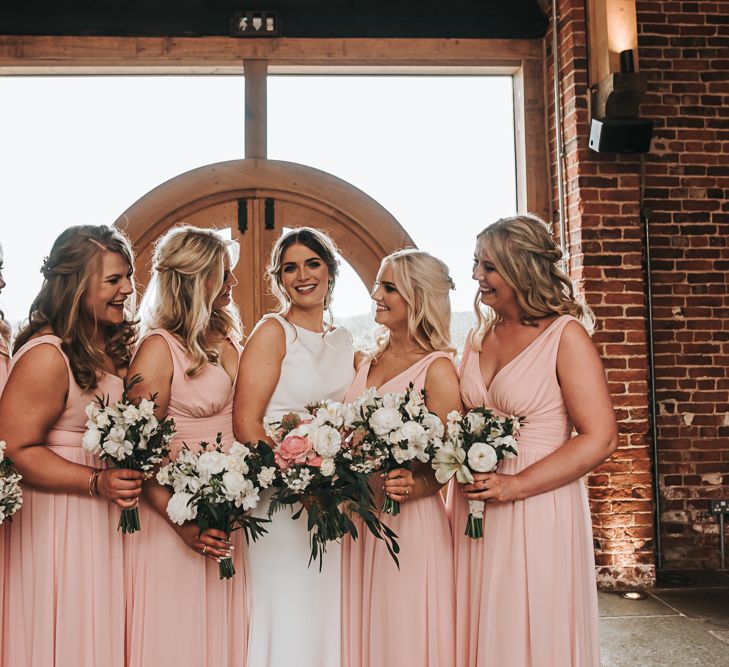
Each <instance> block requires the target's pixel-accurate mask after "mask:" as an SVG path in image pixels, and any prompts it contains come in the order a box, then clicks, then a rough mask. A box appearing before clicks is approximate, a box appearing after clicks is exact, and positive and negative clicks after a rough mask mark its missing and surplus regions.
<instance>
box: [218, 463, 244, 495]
mask: <svg viewBox="0 0 729 667" xmlns="http://www.w3.org/2000/svg"><path fill="white" fill-rule="evenodd" d="M246 481H247V480H246V478H245V477H244V476H243V475H242V474H241V473H239V472H238V471H237V470H228V472H226V473H224V474H223V493H224V494H225V499H226V500H235V499H236V498H237V497H238V496H239V495H241V493H242V492H243V489H244V488H245V485H246Z"/></svg>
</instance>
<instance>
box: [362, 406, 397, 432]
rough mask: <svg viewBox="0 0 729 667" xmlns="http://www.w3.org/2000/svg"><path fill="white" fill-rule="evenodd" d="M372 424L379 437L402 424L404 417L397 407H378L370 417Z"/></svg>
mask: <svg viewBox="0 0 729 667" xmlns="http://www.w3.org/2000/svg"><path fill="white" fill-rule="evenodd" d="M369 422H370V426H371V427H372V430H373V431H374V432H375V434H376V435H377V436H379V437H382V436H383V435H387V434H388V433H390V431H394V430H395V429H396V428H399V427H400V426H402V417H401V416H400V413H399V412H398V411H397V410H396V409H395V408H378V409H377V410H375V411H374V412H373V413H372V416H371V417H370V419H369Z"/></svg>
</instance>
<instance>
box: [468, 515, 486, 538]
mask: <svg viewBox="0 0 729 667" xmlns="http://www.w3.org/2000/svg"><path fill="white" fill-rule="evenodd" d="M466 535H467V536H468V537H470V538H472V539H474V540H478V539H481V538H482V537H483V517H480V516H473V514H469V515H468V521H467V522H466Z"/></svg>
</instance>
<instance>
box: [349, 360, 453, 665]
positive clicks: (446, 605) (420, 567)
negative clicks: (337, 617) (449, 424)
mask: <svg viewBox="0 0 729 667" xmlns="http://www.w3.org/2000/svg"><path fill="white" fill-rule="evenodd" d="M440 357H445V358H447V359H451V360H452V357H451V355H449V354H447V353H446V352H433V353H431V354H429V355H427V356H426V357H423V359H421V360H420V361H418V362H417V363H415V364H413V365H412V366H411V367H410V368H408V369H407V370H405V371H404V372H402V373H401V374H400V375H398V376H396V377H394V378H392V379H391V380H389V381H387V382H386V383H384V384H383V385H382V386H381V387H379V389H378V391H379V392H381V393H386V392H402V391H405V389H406V388H407V386H408V384H409V383H410V382H412V383H413V384H414V386H415V389H416V390H422V389H423V387H424V385H425V377H426V375H427V372H428V367H429V366H430V364H431V363H433V362H434V361H435V360H436V359H439V358H440ZM369 369H370V363H369V362H365V363H363V364H362V365H361V366H360V368H359V370H358V371H357V375H356V376H355V378H354V382H353V383H352V387H351V388H350V390H349V392H347V396H346V397H345V399H344V400H345V401H348V402H349V401H353V400H354V399H355V398H357V397H358V396H361V395H362V394H363V393H364V392H365V390H366V389H367V375H368V373H369ZM381 518H382V520H383V521H384V522H385V523H386V524H387V525H388V526H390V528H392V529H393V530H394V531H395V532H396V533H397V536H398V537H397V541H398V543H399V545H400V554H399V559H400V569H399V570H398V569H397V566H396V565H395V563H394V562H393V560H392V558H391V557H390V554H389V553H388V551H387V548H386V546H385V545H384V544H383V543H382V542H381V541H380V540H378V539H376V538H375V537H374V535H372V534H371V533H370V532H369V530H368V529H367V528H366V527H365V526H363V525H362V523H361V522H359V523H358V531H359V538H358V539H357V540H356V541H354V540H351V539H350V538H345V540H344V542H343V547H342V549H343V551H342V665H343V667H382V666H385V665H387V666H390V665H392V666H393V667H396V666H397V667H450V666H451V665H453V662H454V659H455V588H454V580H453V554H452V536H451V529H450V526H449V523H448V517H447V514H446V509H445V504H444V503H443V497H442V496H441V494H440V493H436V494H435V495H432V496H428V497H427V498H421V499H419V500H411V501H409V502H404V503H402V505H401V511H400V514H398V515H397V516H394V517H393V516H390V515H389V514H382V515H381Z"/></svg>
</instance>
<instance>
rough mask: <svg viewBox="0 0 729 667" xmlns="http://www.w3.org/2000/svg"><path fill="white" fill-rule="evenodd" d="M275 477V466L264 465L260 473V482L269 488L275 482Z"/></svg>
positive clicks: (265, 487)
mask: <svg viewBox="0 0 729 667" xmlns="http://www.w3.org/2000/svg"><path fill="white" fill-rule="evenodd" d="M274 479H276V468H275V466H264V467H263V468H262V469H261V472H260V473H258V483H259V484H260V485H261V486H262V487H263V488H264V489H267V488H268V487H269V486H271V484H273V480H274Z"/></svg>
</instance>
